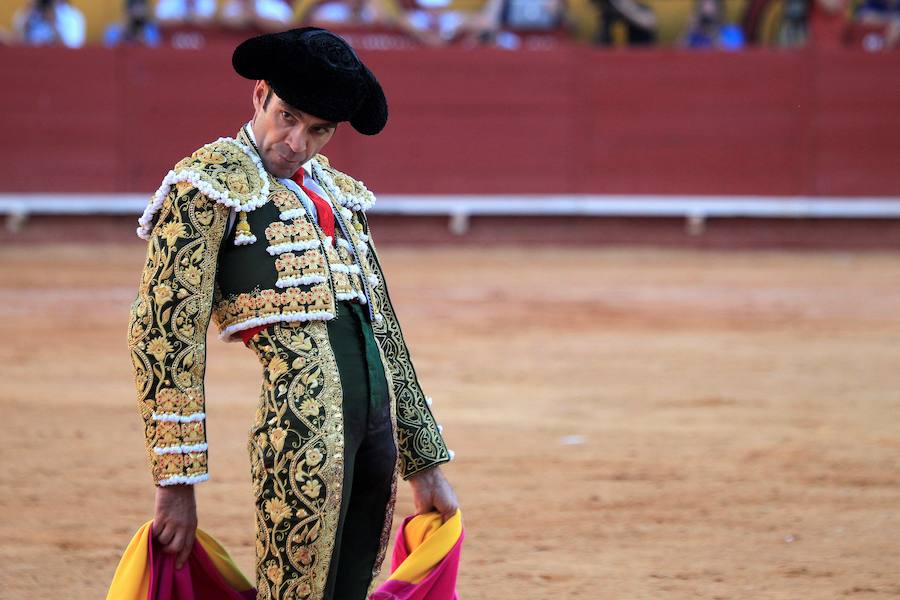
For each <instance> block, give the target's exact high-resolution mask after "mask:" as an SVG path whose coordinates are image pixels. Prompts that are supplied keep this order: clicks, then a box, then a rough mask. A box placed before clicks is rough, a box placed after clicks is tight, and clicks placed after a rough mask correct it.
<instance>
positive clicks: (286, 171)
mask: <svg viewBox="0 0 900 600" xmlns="http://www.w3.org/2000/svg"><path fill="white" fill-rule="evenodd" d="M264 166H265V167H266V171H268V172H269V173H271V174H272V175H274V176H275V177H278V178H280V179H284V178H286V177H290V176H291V175H293V174H294V173H296V172H297V169H299V168H300V167H297V168H296V169H295V168H291V167H285V166H281V165H279V166H273V165H264Z"/></svg>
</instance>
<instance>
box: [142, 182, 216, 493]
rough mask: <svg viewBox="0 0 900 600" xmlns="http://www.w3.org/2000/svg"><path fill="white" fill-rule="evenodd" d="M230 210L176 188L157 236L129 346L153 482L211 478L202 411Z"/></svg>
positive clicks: (191, 190) (192, 190) (153, 236)
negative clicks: (216, 276) (210, 328)
mask: <svg viewBox="0 0 900 600" xmlns="http://www.w3.org/2000/svg"><path fill="white" fill-rule="evenodd" d="M227 220H228V208H227V207H225V206H222V205H220V204H217V203H215V202H212V201H210V200H209V199H208V198H207V197H206V196H204V195H203V194H201V193H199V192H198V191H197V189H196V188H194V187H191V186H176V187H175V188H173V189H172V190H171V191H170V192H169V194H168V196H167V197H166V199H165V201H164V203H163V210H162V212H161V213H160V220H159V221H158V222H157V223H156V224H155V226H154V228H153V229H152V231H151V233H150V243H149V245H148V249H147V260H146V263H145V266H144V270H143V272H142V275H141V285H140V288H139V291H138V296H137V299H136V300H135V302H134V304H133V305H132V307H131V317H130V322H129V327H128V346H129V348H130V349H131V357H132V363H133V365H134V372H135V383H136V385H137V393H138V402H139V406H140V412H141V416H142V417H143V418H144V430H145V436H146V441H147V453H148V456H149V460H150V464H151V470H152V472H153V478H154V480H155V481H156V482H157V483H159V484H160V485H169V484H174V483H195V482H198V481H202V480H203V479H205V478H206V477H207V456H206V449H207V448H206V434H205V430H204V419H205V414H204V412H203V410H204V409H203V406H204V400H203V374H204V370H205V362H206V346H205V344H206V329H207V326H208V325H209V311H210V307H211V306H212V297H213V284H214V274H215V265H216V260H217V255H218V249H219V245H220V244H221V241H222V238H223V236H224V232H225V225H226V223H227Z"/></svg>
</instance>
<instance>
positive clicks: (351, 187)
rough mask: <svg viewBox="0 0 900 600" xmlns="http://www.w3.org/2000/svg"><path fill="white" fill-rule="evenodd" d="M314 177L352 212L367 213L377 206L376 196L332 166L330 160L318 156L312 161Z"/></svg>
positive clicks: (360, 183) (338, 201) (359, 182)
mask: <svg viewBox="0 0 900 600" xmlns="http://www.w3.org/2000/svg"><path fill="white" fill-rule="evenodd" d="M312 170H313V175H314V176H315V178H316V179H317V180H318V181H319V183H320V184H321V185H322V187H324V188H325V190H326V191H327V192H328V193H329V194H331V196H332V197H333V198H334V199H335V201H336V202H337V203H338V204H340V205H341V206H343V207H344V208H348V209H350V210H356V211H363V212H365V211H367V210H369V209H370V208H372V205H373V204H375V195H374V194H373V193H372V192H370V191H369V190H368V188H366V186H365V185H364V184H363V182H362V181H358V180H356V179H353V178H352V177H350V176H349V175H347V174H346V173H342V172H341V171H338V170H337V169H335V168H334V167H332V166H331V163H330V162H329V161H328V158H326V157H325V156H323V155H321V154H317V155H316V156H315V158H314V159H313V160H312Z"/></svg>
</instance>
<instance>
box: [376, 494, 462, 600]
mask: <svg viewBox="0 0 900 600" xmlns="http://www.w3.org/2000/svg"><path fill="white" fill-rule="evenodd" d="M464 537H465V533H464V531H463V527H462V513H461V512H460V511H459V510H457V511H456V514H455V515H453V516H452V517H451V518H450V519H448V520H447V522H446V523H441V515H440V514H439V513H428V514H425V515H417V516H409V517H406V519H404V521H403V525H402V526H401V527H400V531H398V532H397V540H396V542H395V543H394V554H393V557H392V558H391V576H390V577H389V578H388V579H387V581H385V582H384V583H383V584H381V586H379V587H378V589H377V590H375V591H374V592H372V594H371V595H370V596H369V600H459V595H458V594H457V593H456V574H457V572H458V570H459V558H460V553H461V550H462V542H463V538H464Z"/></svg>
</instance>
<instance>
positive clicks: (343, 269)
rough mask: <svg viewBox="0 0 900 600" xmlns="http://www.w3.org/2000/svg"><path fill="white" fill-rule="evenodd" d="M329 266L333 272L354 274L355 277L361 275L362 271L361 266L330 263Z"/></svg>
mask: <svg viewBox="0 0 900 600" xmlns="http://www.w3.org/2000/svg"><path fill="white" fill-rule="evenodd" d="M328 266H329V267H330V268H331V270H332V271H337V272H338V273H353V274H354V275H359V274H360V273H361V271H360V270H359V265H350V266H347V265H340V264H338V265H333V264H331V263H328Z"/></svg>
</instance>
